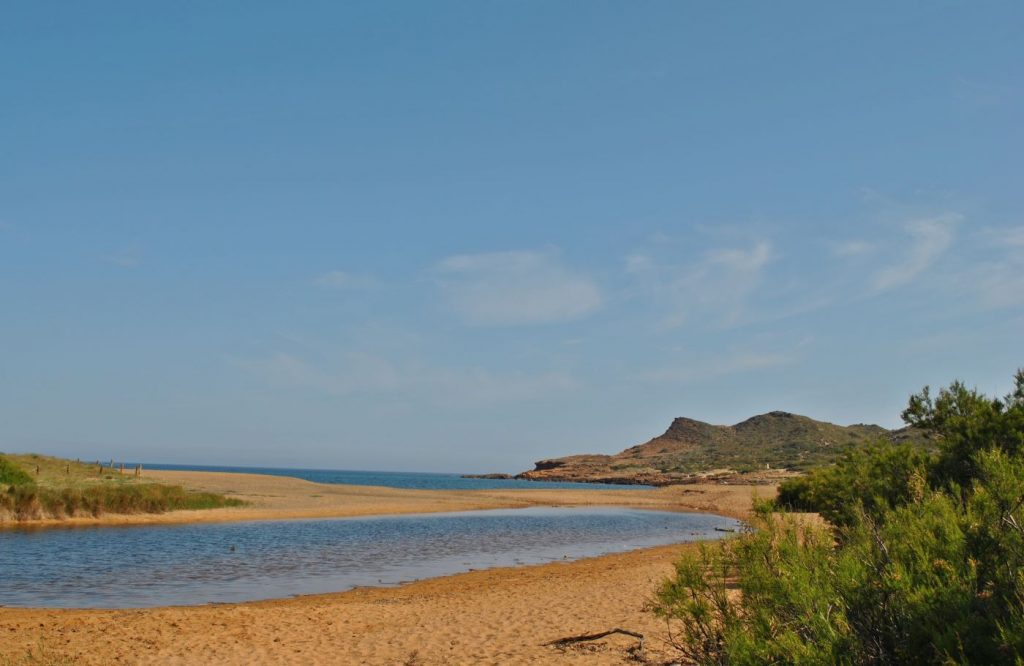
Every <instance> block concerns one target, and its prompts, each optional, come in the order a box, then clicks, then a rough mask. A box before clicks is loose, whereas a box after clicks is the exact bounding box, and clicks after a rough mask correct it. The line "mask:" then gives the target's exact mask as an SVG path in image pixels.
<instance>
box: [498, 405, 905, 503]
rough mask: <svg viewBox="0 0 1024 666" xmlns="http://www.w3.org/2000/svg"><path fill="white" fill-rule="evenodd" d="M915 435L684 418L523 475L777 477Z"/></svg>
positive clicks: (796, 419)
mask: <svg viewBox="0 0 1024 666" xmlns="http://www.w3.org/2000/svg"><path fill="white" fill-rule="evenodd" d="M912 436H913V435H912V433H908V431H907V429H903V430H896V431H891V430H887V429H885V428H883V427H881V426H878V425H868V424H856V425H850V426H840V425H836V424H834V423H828V422H826V421H816V420H814V419H812V418H809V417H807V416H801V415H799V414H791V413H789V412H779V411H776V412H769V413H767V414H760V415H758V416H754V417H752V418H749V419H747V420H746V421H742V422H741V423H737V424H735V425H728V426H726V425H712V424H710V423H705V422H703V421H697V420H695V419H690V418H685V417H680V418H677V419H675V420H673V421H672V424H671V425H670V426H669V427H668V429H667V430H666V431H665V432H664V433H662V434H661V435H659V436H657V437H655V438H653V439H651V440H649V441H647V442H645V443H643V444H638V445H636V446H632V447H630V448H628V449H626V450H625V451H622V452H620V453H616V454H614V455H601V454H582V455H572V456H566V457H563V458H551V459H547V460H540V461H538V462H537V463H535V466H534V469H532V470H530V471H527V472H522V473H521V474H518V475H517V476H516V478H521V479H531V480H535V481H583V482H590V483H621V484H646V485H655V486H663V485H671V484H676V483H696V482H702V481H728V480H731V479H736V480H739V479H741V478H742V479H743V480H744V481H745V482H748V483H750V482H757V481H759V480H763V481H765V482H770V481H772V480H778V479H779V478H780V477H785V476H787V475H792V474H793V473H795V472H798V471H801V470H805V469H808V468H810V467H814V466H817V465H822V464H827V463H830V462H833V461H834V460H836V459H837V458H838V457H839V456H840V455H841V454H842V453H843V452H844V451H846V450H848V449H850V448H853V447H856V446H862V445H864V444H867V443H869V442H872V441H876V440H879V439H891V440H903V439H907V438H908V437H912Z"/></svg>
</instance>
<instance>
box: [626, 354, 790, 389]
mask: <svg viewBox="0 0 1024 666" xmlns="http://www.w3.org/2000/svg"><path fill="white" fill-rule="evenodd" d="M798 360H799V357H798V356H797V355H795V354H791V353H778V352H755V351H737V352H733V353H730V354H727V355H723V356H720V357H716V358H701V359H698V360H692V361H688V362H686V363H680V364H678V365H677V366H675V367H665V368H659V369H657V370H653V371H651V372H647V373H644V374H642V375H641V376H640V380H641V381H644V382H651V383H680V384H688V383H698V382H705V381H710V380H713V379H718V378H720V377H726V376H730V375H742V374H746V373H749V372H756V371H759V370H767V369H770V368H779V367H783V366H787V365H792V364H794V363H796V362H797V361H798Z"/></svg>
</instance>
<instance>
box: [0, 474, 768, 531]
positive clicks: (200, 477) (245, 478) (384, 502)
mask: <svg viewBox="0 0 1024 666" xmlns="http://www.w3.org/2000/svg"><path fill="white" fill-rule="evenodd" d="M144 476H145V478H147V479H152V480H154V481H159V482H161V483H167V484H173V485H180V486H184V487H185V488H188V489H192V490H205V491H210V492H215V493H221V494H223V495H226V496H228V497H233V498H237V499H240V500H242V501H244V502H246V506H242V507H233V508H224V509H206V510H202V511H172V512H168V513H161V514H104V515H101V516H98V517H76V518H63V519H60V520H48V519H44V520H31V521H21V522H18V523H14V522H11V521H8V522H6V523H5V522H3V521H2V520H0V526H4V527H14V526H18V527H26V526H36V527H48V526H68V525H80V526H86V525H150V524H181V523H202V522H211V523H212V522H230V521H241V520H290V519H296V518H344V517H351V516H370V515H384V514H407V513H435V512H438V511H474V510H480V509H515V508H522V507H528V506H596V505H606V506H610V505H614V506H631V507H637V508H645V509H664V510H670V511H701V512H709V513H717V514H720V515H724V516H730V517H734V518H742V517H743V516H744V515H745V514H746V511H747V510H748V508H749V506H750V495H751V493H752V492H760V493H761V494H763V495H769V496H770V495H773V494H774V486H743V485H721V484H694V485H686V486H667V487H664V488H657V489H651V490H644V489H628V488H624V489H623V490H596V489H595V490H589V489H586V488H584V489H557V488H552V489H545V488H537V489H512V490H410V489H405V488H385V487H380V486H346V485H338V484H327V483H313V482H311V481H304V480H302V479H296V478H292V477H285V476H268V475H265V474H237V473H228V472H181V471H165V470H150V471H146V472H145V474H144ZM538 485H541V484H538Z"/></svg>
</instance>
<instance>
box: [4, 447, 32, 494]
mask: <svg viewBox="0 0 1024 666" xmlns="http://www.w3.org/2000/svg"><path fill="white" fill-rule="evenodd" d="M29 483H32V477H31V476H29V475H28V473H26V472H25V470H23V469H21V468H20V467H18V466H17V465H15V464H14V463H13V462H11V461H10V460H8V459H7V458H6V457H4V456H3V455H2V454H0V485H8V486H21V485H25V484H29Z"/></svg>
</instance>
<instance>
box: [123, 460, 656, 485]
mask: <svg viewBox="0 0 1024 666" xmlns="http://www.w3.org/2000/svg"><path fill="white" fill-rule="evenodd" d="M134 465H135V463H130V465H129V467H131V466H134ZM143 467H145V468H146V469H163V470H171V471H183V472H232V473H238V474H267V475H270V476H291V477H294V478H297V479H305V480H306V481H312V482H314V483H338V484H344V485H351V486H385V487H387V488H409V489H413V490H512V489H517V490H518V489H528V488H539V489H542V490H543V489H552V488H576V489H582V490H628V489H630V488H633V489H637V490H643V489H648V490H649V489H651V488H653V487H654V486H643V485H632V484H614V483H577V482H573V481H530V480H528V479H470V478H466V477H464V476H462V475H460V474H442V473H434V472H374V471H366V470H347V469H301V468H291V467H218V466H215V465H169V464H159V463H148V464H147V463H143Z"/></svg>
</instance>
